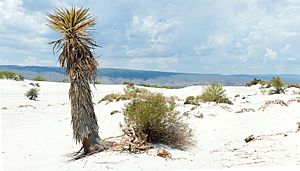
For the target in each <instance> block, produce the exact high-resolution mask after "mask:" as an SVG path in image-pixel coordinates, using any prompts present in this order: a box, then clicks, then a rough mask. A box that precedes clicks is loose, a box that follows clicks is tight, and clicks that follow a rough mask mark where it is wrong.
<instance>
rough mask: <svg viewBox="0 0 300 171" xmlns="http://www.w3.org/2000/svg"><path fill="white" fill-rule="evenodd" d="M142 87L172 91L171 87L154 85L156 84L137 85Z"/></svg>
mask: <svg viewBox="0 0 300 171" xmlns="http://www.w3.org/2000/svg"><path fill="white" fill-rule="evenodd" d="M138 85H139V86H143V87H153V88H165V89H173V87H170V86H167V85H156V84H138Z"/></svg>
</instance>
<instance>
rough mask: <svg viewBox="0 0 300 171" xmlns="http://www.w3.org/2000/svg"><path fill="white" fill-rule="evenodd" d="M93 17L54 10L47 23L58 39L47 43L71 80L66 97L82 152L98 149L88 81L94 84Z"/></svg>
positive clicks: (84, 12) (85, 11)
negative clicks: (69, 102)
mask: <svg viewBox="0 0 300 171" xmlns="http://www.w3.org/2000/svg"><path fill="white" fill-rule="evenodd" d="M95 24H96V21H95V18H93V17H92V16H91V15H90V14H89V9H86V8H79V9H77V8H75V7H74V6H73V7H72V8H70V9H64V8H62V9H56V10H55V11H54V14H48V25H49V26H50V27H51V28H52V29H54V30H55V31H57V32H59V33H60V35H61V37H60V39H58V40H56V41H53V42H50V44H53V52H54V53H58V52H60V55H59V58H58V61H59V64H60V66H61V67H63V68H64V69H65V70H66V73H67V74H68V76H69V79H70V81H71V86H70V90H69V98H70V101H71V115H72V126H73V137H74V139H75V140H76V143H82V148H83V149H84V153H85V154H90V153H94V152H97V151H102V150H103V149H104V145H103V144H101V143H100V141H101V139H100V137H99V135H98V129H99V127H98V124H97V118H96V115H95V112H94V106H93V102H92V95H91V89H90V85H89V82H91V83H95V79H96V76H97V75H96V74H97V66H98V63H97V61H96V59H95V54H94V53H93V51H92V50H93V49H94V48H95V47H96V46H97V45H96V42H95V40H93V39H92V38H91V36H92V27H93V26H94V25H95Z"/></svg>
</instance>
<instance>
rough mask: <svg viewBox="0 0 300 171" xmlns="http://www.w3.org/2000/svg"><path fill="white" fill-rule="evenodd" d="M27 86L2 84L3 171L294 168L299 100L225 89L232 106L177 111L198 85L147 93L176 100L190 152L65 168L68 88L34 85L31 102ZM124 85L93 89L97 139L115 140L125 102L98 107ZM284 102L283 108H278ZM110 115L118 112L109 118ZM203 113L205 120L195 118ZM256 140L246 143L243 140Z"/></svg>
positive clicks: (299, 148)
mask: <svg viewBox="0 0 300 171" xmlns="http://www.w3.org/2000/svg"><path fill="white" fill-rule="evenodd" d="M31 82H32V83H37V82H34V81H30V80H25V81H19V82H17V81H12V80H0V91H1V120H2V131H1V133H2V150H1V155H2V159H3V167H4V170H5V171H19V170H24V171H27V170H28V171H35V170H39V171H40V170H45V171H48V170H49V171H54V170H62V171H67V170H70V171H71V170H72V171H74V170H76V171H79V170H89V171H93V170H95V171H96V170H202V169H225V170H228V169H226V168H229V170H234V169H240V168H248V169H249V168H250V170H251V169H253V168H256V169H259V168H270V170H274V168H273V167H280V168H281V169H280V170H283V169H289V170H290V167H291V168H294V169H296V170H300V132H296V130H297V127H298V125H297V122H299V121H300V98H299V97H300V96H299V95H296V94H295V93H294V92H295V91H299V89H298V90H297V89H292V88H290V89H288V92H287V94H281V95H264V92H263V91H261V90H260V89H259V86H252V87H238V86H235V87H224V88H225V89H226V94H227V96H228V97H229V99H230V100H231V101H232V102H233V103H234V105H227V104H215V103H201V105H200V106H198V107H196V108H194V109H193V110H192V108H193V107H194V106H193V105H183V103H184V99H185V98H186V97H187V96H190V95H199V94H200V93H201V92H202V90H203V86H191V87H186V88H182V89H156V88H147V89H148V90H150V91H152V92H160V93H163V94H164V95H166V96H178V97H179V100H178V101H177V107H176V110H178V111H180V113H181V114H183V113H185V115H186V116H184V119H185V120H186V121H187V122H188V123H189V126H190V127H191V128H192V129H193V131H194V136H195V138H196V140H197V144H196V146H195V147H193V148H191V149H189V150H187V151H180V150H176V149H171V148H169V147H166V146H159V145H158V147H159V148H164V149H166V150H167V151H169V152H170V153H171V155H172V159H164V158H161V157H158V156H156V150H157V149H151V150H149V152H148V153H147V154H146V153H145V154H128V153H120V152H103V153H99V154H96V155H93V156H89V157H87V158H84V159H81V160H77V161H74V162H69V161H68V160H69V159H70V158H69V157H68V154H69V153H72V152H75V151H77V150H79V148H80V145H76V144H75V141H74V140H73V138H72V128H71V114H70V104H69V98H68V89H69V84H68V83H56V82H38V83H39V85H40V87H39V89H40V92H39V93H40V95H39V97H38V99H37V100H36V101H32V100H29V99H27V98H26V97H25V96H24V93H25V92H26V91H27V90H29V89H30V88H32V87H33V86H31V85H29V83H31ZM123 88H124V86H123V85H96V87H92V91H93V95H94V96H93V100H94V102H95V112H96V114H97V118H98V123H99V126H100V132H99V133H100V136H101V137H102V138H106V137H111V136H117V135H120V134H121V130H120V127H119V124H120V123H123V116H122V110H123V109H124V105H125V104H126V103H127V102H128V101H120V102H112V103H108V104H107V103H106V102H102V103H98V101H99V100H100V99H101V98H102V97H104V96H105V95H106V94H108V93H112V92H114V93H117V92H120V93H121V92H123ZM279 100H282V101H283V102H284V103H282V102H280V101H279ZM114 110H118V111H120V112H119V113H115V114H114V115H111V114H110V113H111V112H112V111H114ZM201 114H202V115H203V118H201V117H199V116H200V115H201ZM250 135H253V136H254V137H255V139H254V140H253V141H250V142H249V143H246V142H245V141H244V139H245V138H247V137H248V136H250Z"/></svg>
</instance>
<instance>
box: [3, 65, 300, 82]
mask: <svg viewBox="0 0 300 171" xmlns="http://www.w3.org/2000/svg"><path fill="white" fill-rule="evenodd" d="M0 71H14V72H17V73H19V74H21V75H23V76H24V77H25V78H26V79H31V78H33V77H35V76H39V75H40V76H43V77H44V78H46V79H47V80H49V81H63V80H66V79H67V76H66V74H65V71H64V70H63V69H62V68H58V67H44V66H17V65H0ZM274 76H276V75H275V74H255V75H246V74H233V75H222V74H196V73H195V74H191V73H176V72H160V71H143V70H130V69H113V68H101V69H99V70H98V80H100V83H101V84H122V83H123V82H124V81H131V82H134V83H135V84H155V85H166V86H172V87H184V86H190V85H196V84H201V85H203V84H210V83H212V82H219V83H222V84H223V85H244V84H245V83H246V82H248V81H249V80H251V79H252V78H254V77H255V78H258V79H262V80H270V79H272V77H274ZM279 76H280V77H281V78H282V79H283V80H284V81H285V82H286V83H300V75H296V74H295V75H293V74H279Z"/></svg>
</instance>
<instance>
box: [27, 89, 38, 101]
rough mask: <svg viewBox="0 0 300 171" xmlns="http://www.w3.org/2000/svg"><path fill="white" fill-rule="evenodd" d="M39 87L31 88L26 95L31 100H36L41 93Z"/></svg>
mask: <svg viewBox="0 0 300 171" xmlns="http://www.w3.org/2000/svg"><path fill="white" fill-rule="evenodd" d="M38 92H39V89H37V88H31V89H30V90H28V91H27V92H26V93H25V96H26V97H27V98H28V99H29V100H36V98H37V97H38V95H39V93H38Z"/></svg>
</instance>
